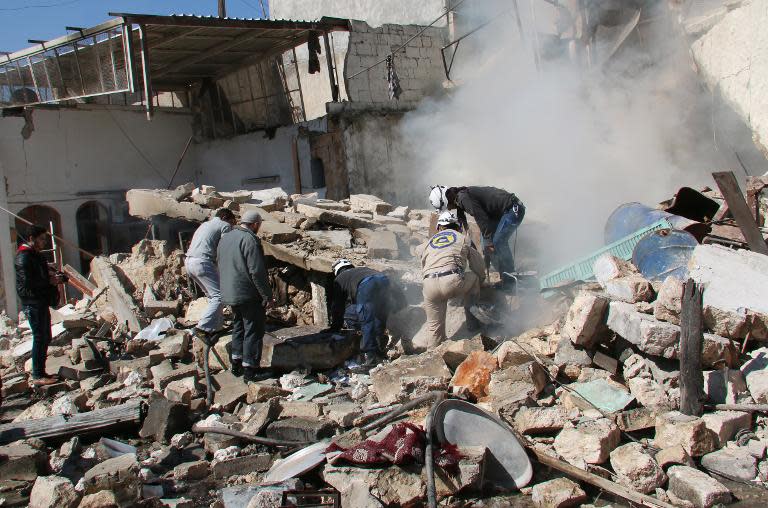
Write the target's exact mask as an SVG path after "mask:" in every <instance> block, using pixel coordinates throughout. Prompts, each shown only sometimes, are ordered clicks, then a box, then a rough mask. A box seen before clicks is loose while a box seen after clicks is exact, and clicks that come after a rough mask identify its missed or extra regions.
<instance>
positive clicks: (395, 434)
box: [325, 423, 460, 468]
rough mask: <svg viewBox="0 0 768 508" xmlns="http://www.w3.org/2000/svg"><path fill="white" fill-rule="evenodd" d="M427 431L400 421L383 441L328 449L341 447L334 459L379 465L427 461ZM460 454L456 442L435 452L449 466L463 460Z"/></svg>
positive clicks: (437, 459)
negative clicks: (425, 452) (454, 444)
mask: <svg viewBox="0 0 768 508" xmlns="http://www.w3.org/2000/svg"><path fill="white" fill-rule="evenodd" d="M425 443H426V433H425V432H424V430H422V429H421V428H420V427H417V426H416V425H413V424H412V423H398V424H396V425H394V426H393V427H392V430H390V431H389V433H388V434H387V435H386V436H384V439H382V440H381V441H373V440H370V439H367V440H365V441H363V442H362V443H360V444H358V445H356V446H353V447H351V448H347V449H346V450H345V449H344V448H342V447H340V446H338V445H337V444H336V443H331V445H330V446H329V447H328V448H327V449H326V450H325V452H326V453H330V452H336V451H340V452H342V453H341V455H339V456H338V457H335V458H334V459H333V462H334V463H336V462H337V461H339V460H343V461H346V462H350V463H352V464H357V465H361V466H377V465H388V464H395V465H401V464H409V463H413V462H416V463H419V464H423V463H424V449H425ZM459 459H460V455H459V453H458V451H457V450H456V447H455V446H452V445H446V446H444V447H440V448H438V449H437V450H436V451H435V453H434V454H433V460H434V462H435V464H436V465H438V466H440V467H443V468H447V467H452V466H455V465H457V464H458V463H459Z"/></svg>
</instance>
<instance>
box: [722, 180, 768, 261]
mask: <svg viewBox="0 0 768 508" xmlns="http://www.w3.org/2000/svg"><path fill="white" fill-rule="evenodd" d="M712 178H714V179H715V182H716V183H717V186H718V187H719V188H720V192H722V194H723V197H724V198H725V202H726V203H728V209H729V210H730V211H731V215H733V218H734V219H735V220H736V224H738V225H739V228H740V229H741V232H742V233H744V238H746V239H747V244H748V245H749V248H750V250H752V251H754V252H759V253H760V254H765V255H768V246H767V245H766V244H765V240H764V239H763V235H762V234H761V233H760V228H758V227H757V223H756V222H755V218H754V217H753V216H752V213H751V212H750V211H749V207H748V206H747V202H746V201H745V200H744V195H743V194H742V193H741V189H740V188H739V182H737V181H736V176H734V174H733V172H732V171H722V172H719V173H712Z"/></svg>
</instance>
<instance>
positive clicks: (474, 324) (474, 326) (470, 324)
mask: <svg viewBox="0 0 768 508" xmlns="http://www.w3.org/2000/svg"><path fill="white" fill-rule="evenodd" d="M464 322H465V323H466V325H467V330H469V331H470V332H476V331H478V330H479V329H480V327H481V326H482V323H481V322H480V320H479V319H477V318H476V317H475V316H474V315H473V314H472V313H471V312H470V311H469V309H467V308H466V307H465V308H464Z"/></svg>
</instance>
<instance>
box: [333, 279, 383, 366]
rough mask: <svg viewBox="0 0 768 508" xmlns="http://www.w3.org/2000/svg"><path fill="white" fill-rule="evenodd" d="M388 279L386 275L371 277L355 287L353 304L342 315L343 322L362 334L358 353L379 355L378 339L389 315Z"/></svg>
mask: <svg viewBox="0 0 768 508" xmlns="http://www.w3.org/2000/svg"><path fill="white" fill-rule="evenodd" d="M388 291H389V278H388V277H387V276H386V275H371V276H370V277H366V278H365V279H363V280H362V281H361V282H360V285H358V286H357V297H356V298H355V303H354V304H352V305H349V306H348V307H347V309H346V312H345V313H344V321H346V322H347V326H349V327H350V328H355V329H359V330H361V331H362V333H363V338H362V341H361V343H360V351H362V352H363V353H379V352H381V348H380V347H379V337H380V336H381V335H383V334H384V328H385V327H386V325H387V315H388V314H389V309H388V304H387V294H388Z"/></svg>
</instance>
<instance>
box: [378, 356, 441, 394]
mask: <svg viewBox="0 0 768 508" xmlns="http://www.w3.org/2000/svg"><path fill="white" fill-rule="evenodd" d="M370 376H371V391H372V392H373V393H374V394H375V395H376V398H377V399H378V401H379V402H380V403H382V404H393V403H395V402H400V401H403V400H407V399H409V398H411V397H413V396H417V395H416V394H415V393H411V392H410V390H409V387H414V386H417V385H419V383H420V382H422V383H423V384H424V385H425V386H424V388H426V387H427V386H429V385H433V384H434V385H438V386H443V388H447V387H448V382H449V381H450V379H451V377H452V375H451V371H450V370H449V369H448V367H447V366H446V365H445V362H444V361H443V359H442V358H441V357H440V355H438V354H437V353H424V354H421V355H418V356H403V357H401V358H398V359H397V360H395V361H393V362H392V363H390V364H388V365H383V366H380V367H378V368H376V369H374V370H372V371H371V373H370ZM423 394H424V393H420V394H419V395H423Z"/></svg>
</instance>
